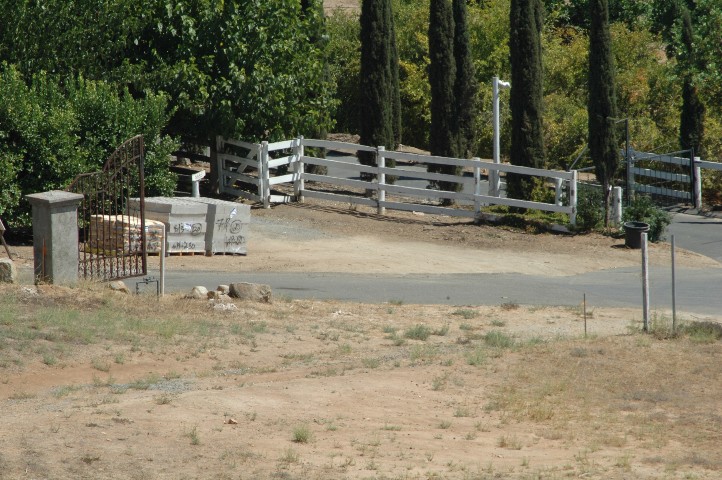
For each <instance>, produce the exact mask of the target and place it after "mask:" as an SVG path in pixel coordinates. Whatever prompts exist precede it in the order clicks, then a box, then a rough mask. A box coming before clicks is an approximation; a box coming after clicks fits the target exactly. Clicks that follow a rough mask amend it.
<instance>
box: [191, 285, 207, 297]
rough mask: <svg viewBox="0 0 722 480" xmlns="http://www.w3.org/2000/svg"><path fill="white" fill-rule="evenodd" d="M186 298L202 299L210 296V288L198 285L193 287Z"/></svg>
mask: <svg viewBox="0 0 722 480" xmlns="http://www.w3.org/2000/svg"><path fill="white" fill-rule="evenodd" d="M186 298H195V299H196V300H200V299H202V298H208V289H207V288H206V287H202V286H200V285H199V286H196V287H193V288H192V289H191V293H189V294H188V295H186Z"/></svg>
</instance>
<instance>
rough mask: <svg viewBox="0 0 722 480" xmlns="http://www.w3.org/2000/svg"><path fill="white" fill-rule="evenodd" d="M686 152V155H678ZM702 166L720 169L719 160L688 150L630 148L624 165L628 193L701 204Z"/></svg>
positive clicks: (721, 168)
mask: <svg viewBox="0 0 722 480" xmlns="http://www.w3.org/2000/svg"><path fill="white" fill-rule="evenodd" d="M683 154H688V155H689V156H681V155H683ZM702 169H709V170H722V163H717V162H707V161H703V160H701V159H700V157H692V156H691V153H690V151H689V150H685V151H680V152H673V153H669V154H658V153H647V152H638V151H635V150H631V155H630V156H629V159H628V164H627V188H628V190H629V192H634V193H646V194H649V195H652V196H653V197H657V198H660V197H661V198H666V199H671V200H672V201H674V202H678V203H680V202H684V203H689V204H693V205H694V206H695V208H700V207H701V206H702Z"/></svg>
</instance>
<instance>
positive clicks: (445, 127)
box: [428, 0, 460, 204]
mask: <svg viewBox="0 0 722 480" xmlns="http://www.w3.org/2000/svg"><path fill="white" fill-rule="evenodd" d="M429 58H430V64H429V84H430V87H431V131H430V134H429V150H430V151H431V155H437V156H442V157H458V156H459V151H458V147H459V142H458V136H457V135H456V131H457V128H456V124H457V122H456V119H455V117H454V113H455V108H454V107H455V102H456V99H455V97H454V86H455V82H456V61H455V59H454V16H453V11H452V7H451V2H450V0H431V4H430V8H429ZM428 170H429V171H430V172H438V173H444V174H449V175H455V174H458V173H459V172H458V168H457V167H455V166H453V165H434V164H430V165H429V166H428ZM434 183H435V184H436V185H438V187H439V188H440V189H441V190H447V191H454V190H456V189H457V188H458V187H459V186H460V185H459V184H457V183H455V182H434ZM443 203H444V204H449V203H451V202H449V201H448V200H445V201H444V202H443Z"/></svg>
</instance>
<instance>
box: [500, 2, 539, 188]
mask: <svg viewBox="0 0 722 480" xmlns="http://www.w3.org/2000/svg"><path fill="white" fill-rule="evenodd" d="M542 14H543V7H542V3H541V0H530V1H526V0H512V2H511V9H510V13H509V18H510V27H511V29H510V36H509V53H510V54H511V101H510V103H511V121H512V127H511V128H512V131H511V155H510V157H511V158H510V160H511V163H512V164H513V165H521V166H526V167H535V168H543V167H544V137H543V129H542V96H543V89H542V57H541V55H542V52H541V31H542ZM533 188H534V181H533V178H531V177H528V176H522V175H515V174H509V175H507V187H506V191H507V195H508V196H509V197H510V198H519V199H524V200H530V199H531V194H532V189H533Z"/></svg>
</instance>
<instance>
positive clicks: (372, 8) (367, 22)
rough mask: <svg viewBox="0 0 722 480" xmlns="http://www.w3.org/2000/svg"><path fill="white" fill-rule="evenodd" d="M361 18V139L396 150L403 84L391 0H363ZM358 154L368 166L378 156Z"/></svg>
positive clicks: (369, 177) (366, 174) (363, 176)
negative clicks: (397, 99)
mask: <svg viewBox="0 0 722 480" xmlns="http://www.w3.org/2000/svg"><path fill="white" fill-rule="evenodd" d="M360 21H361V79H360V90H361V94H360V102H361V103H360V105H359V110H360V114H361V115H360V120H361V125H360V127H361V128H360V130H361V131H360V134H361V135H360V137H361V138H360V142H361V144H362V145H370V146H381V145H382V146H385V147H386V148H388V149H394V148H395V147H396V138H397V134H396V132H395V127H394V124H395V121H394V119H395V115H396V114H395V113H394V110H395V107H394V105H395V104H396V102H395V97H396V96H397V95H398V93H397V92H398V88H399V87H398V73H396V74H394V70H396V72H398V64H396V65H395V66H394V65H392V64H394V63H395V61H397V59H398V56H397V54H396V39H395V38H394V34H395V30H394V25H393V16H392V11H391V1H390V0H363V1H362V3H361V19H360ZM399 105H400V101H399ZM399 110H400V107H399ZM399 114H400V112H399ZM398 123H400V122H398ZM358 157H359V161H360V162H361V163H362V164H364V165H374V164H375V159H374V156H373V154H370V153H369V152H359V153H358ZM387 166H390V167H392V166H394V162H393V161H389V162H387ZM361 178H364V179H367V180H368V179H371V178H373V175H372V174H369V173H362V175H361Z"/></svg>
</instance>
